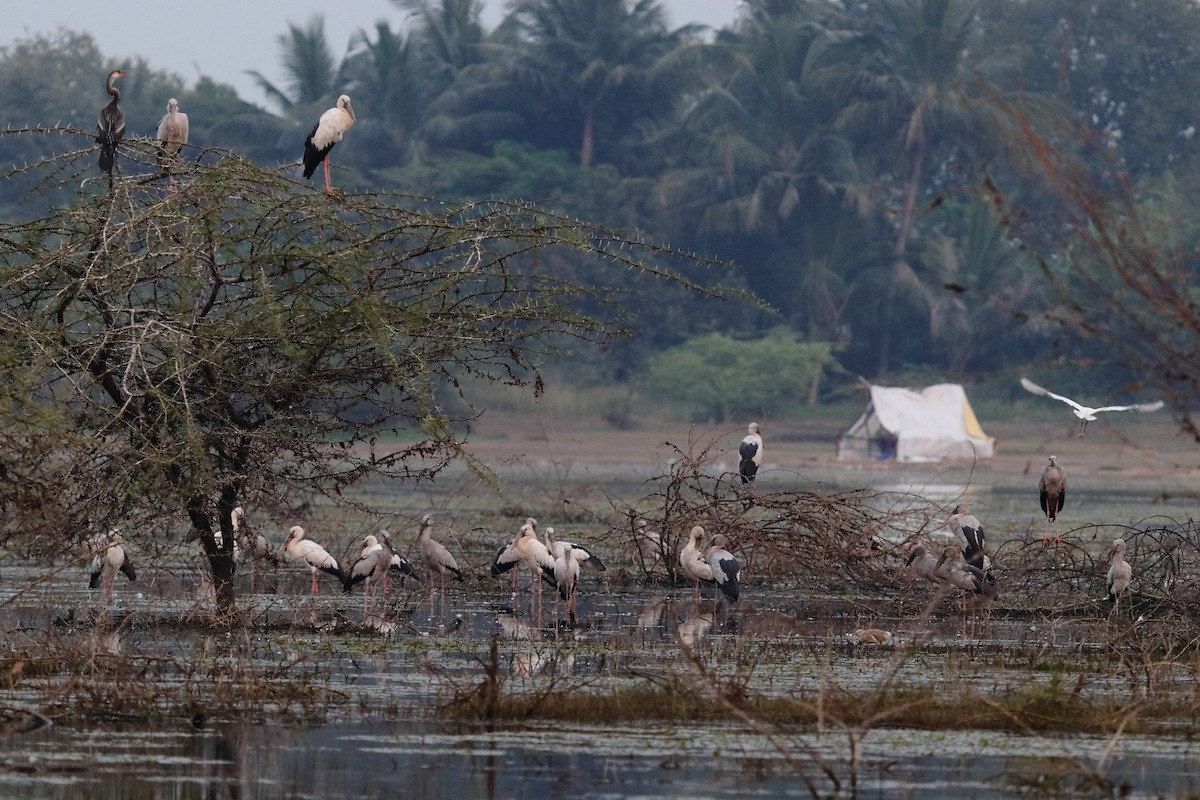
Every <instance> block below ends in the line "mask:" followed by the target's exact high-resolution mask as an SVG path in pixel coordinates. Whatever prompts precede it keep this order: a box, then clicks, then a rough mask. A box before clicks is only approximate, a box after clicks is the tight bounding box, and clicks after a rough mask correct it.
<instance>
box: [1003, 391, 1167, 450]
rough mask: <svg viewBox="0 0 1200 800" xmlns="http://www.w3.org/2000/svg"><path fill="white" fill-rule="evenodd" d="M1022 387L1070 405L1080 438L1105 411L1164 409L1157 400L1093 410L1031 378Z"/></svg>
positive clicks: (1161, 402) (1040, 395) (1039, 395)
mask: <svg viewBox="0 0 1200 800" xmlns="http://www.w3.org/2000/svg"><path fill="white" fill-rule="evenodd" d="M1021 386H1022V387H1023V388H1024V389H1025V391H1027V392H1030V393H1031V394H1036V395H1037V396H1038V397H1053V398H1054V399H1055V400H1060V401H1062V402H1064V403H1066V404H1067V405H1069V406H1070V407H1071V408H1072V409H1073V412H1074V414H1075V416H1077V417H1079V420H1080V423H1079V435H1080V436H1083V434H1084V432H1085V431H1086V430H1087V424H1088V423H1089V422H1095V421H1096V415H1097V414H1102V413H1104V412H1105V411H1141V412H1143V413H1145V412H1148V411H1158V410H1159V409H1160V408H1162V407H1163V401H1162V400H1155V401H1154V402H1153V403H1135V404H1133V405H1127V406H1101V407H1100V408H1091V407H1090V406H1085V405H1081V404H1080V403H1076V402H1075V401H1074V400H1072V399H1071V398H1069V397H1063V396H1062V395H1061V394H1055V393H1054V392H1052V391H1050V390H1049V389H1043V388H1042V387H1041V386H1038V385H1037V384H1036V383H1034V382H1033V381H1031V380H1029V378H1021Z"/></svg>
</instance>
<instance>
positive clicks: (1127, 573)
mask: <svg viewBox="0 0 1200 800" xmlns="http://www.w3.org/2000/svg"><path fill="white" fill-rule="evenodd" d="M1108 558H1109V562H1110V564H1109V567H1108V576H1107V580H1106V582H1105V586H1106V588H1107V589H1108V596H1109V597H1110V598H1111V599H1112V601H1113V610H1114V611H1115V610H1116V608H1117V604H1118V603H1120V601H1121V596H1122V595H1124V594H1126V593H1128V591H1129V585H1130V584H1131V583H1132V582H1133V568H1132V567H1130V566H1129V562H1128V561H1126V560H1125V540H1124V539H1117V540H1116V541H1115V542H1113V543H1112V547H1111V548H1110V549H1109V551H1108Z"/></svg>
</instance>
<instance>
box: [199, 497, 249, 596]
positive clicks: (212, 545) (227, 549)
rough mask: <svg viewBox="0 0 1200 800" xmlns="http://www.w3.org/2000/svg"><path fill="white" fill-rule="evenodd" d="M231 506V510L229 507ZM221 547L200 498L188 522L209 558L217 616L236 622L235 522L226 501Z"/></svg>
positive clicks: (224, 504) (222, 513) (222, 522)
mask: <svg viewBox="0 0 1200 800" xmlns="http://www.w3.org/2000/svg"><path fill="white" fill-rule="evenodd" d="M227 505H228V508H227V507H226V506H227ZM219 506H220V510H219V515H220V517H221V519H220V528H221V545H220V546H219V547H218V545H217V537H216V536H215V535H214V532H213V528H212V521H211V519H210V518H209V516H208V514H206V513H204V504H203V502H202V501H201V500H200V499H199V498H193V499H192V500H191V501H189V502H188V518H189V519H190V520H191V522H192V527H193V528H195V529H196V531H198V532H199V537H200V543H201V544H202V545H203V546H204V555H205V556H206V557H207V558H208V569H209V573H210V574H211V576H212V582H213V595H214V596H215V599H216V603H217V615H218V617H220V618H221V619H232V618H233V616H234V615H235V614H236V613H237V588H236V587H235V586H234V583H233V575H234V563H233V521H232V513H231V512H232V511H233V506H232V504H229V503H227V501H225V500H224V499H222V501H221V503H220V504H219Z"/></svg>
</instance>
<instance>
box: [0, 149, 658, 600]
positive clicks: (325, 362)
mask: <svg viewBox="0 0 1200 800" xmlns="http://www.w3.org/2000/svg"><path fill="white" fill-rule="evenodd" d="M122 149H123V152H122V159H123V163H124V164H125V165H126V166H127V169H130V170H131V171H137V170H141V174H140V175H139V174H133V175H130V176H128V177H121V178H118V179H117V180H116V181H115V182H114V183H113V184H112V185H111V186H108V185H106V184H105V183H104V182H103V181H101V180H99V179H98V178H96V179H86V180H83V182H82V184H81V185H80V189H79V192H78V194H77V196H76V197H75V200H74V202H73V203H71V204H70V205H68V206H67V207H64V208H61V209H59V210H56V211H54V212H53V213H49V214H48V215H46V216H42V217H40V218H37V219H33V220H31V221H26V222H17V223H3V224H0V370H2V371H0V374H2V375H3V392H2V396H3V404H2V405H0V415H2V417H0V443H2V444H0V509H2V511H3V515H2V529H0V531H2V541H5V542H12V543H14V544H21V545H23V546H24V547H26V548H27V549H30V550H40V551H41V552H42V553H43V554H46V555H50V554H54V553H59V552H62V551H64V550H66V549H67V547H68V546H69V545H70V544H72V543H74V542H78V541H79V539H80V538H81V537H82V536H84V535H86V534H87V533H89V532H93V531H96V530H107V529H108V528H109V527H115V526H120V527H122V528H124V529H125V530H126V538H130V534H132V538H133V539H134V540H138V539H139V538H141V539H142V540H143V541H145V542H146V543H147V544H149V543H150V542H151V541H152V540H153V539H154V537H155V532H156V531H157V532H161V531H163V530H164V528H165V527H166V526H167V525H169V524H170V523H171V522H172V521H175V520H180V519H181V518H182V516H183V515H186V517H187V519H188V521H189V522H190V524H191V526H192V527H193V528H194V530H195V532H197V533H198V534H199V536H200V538H201V541H202V542H203V545H204V548H205V551H206V553H207V556H208V561H209V564H210V567H211V571H212V575H213V579H214V585H215V586H216V590H217V591H216V594H217V600H218V606H219V609H220V611H221V612H222V613H230V612H232V611H234V610H235V594H234V588H233V583H232V576H233V567H234V565H233V562H232V558H231V552H230V548H231V547H232V543H233V536H232V535H231V523H230V512H231V510H232V509H233V508H234V507H236V506H237V505H238V504H240V503H242V502H243V499H244V498H252V499H253V500H254V501H255V502H256V503H258V504H260V505H262V506H264V507H270V506H271V505H274V506H275V507H277V508H286V507H287V504H288V502H289V499H288V498H289V497H291V498H293V500H294V499H295V498H297V497H299V498H303V497H305V496H311V493H313V492H324V493H327V494H330V495H332V496H338V495H340V493H341V491H342V490H343V489H344V488H345V487H346V486H348V485H350V484H352V483H354V482H355V481H356V480H358V479H360V478H362V477H364V476H367V475H376V476H379V475H383V476H394V477H396V478H403V479H428V478H431V477H433V476H434V475H436V474H437V473H438V471H439V470H440V469H442V468H443V467H444V466H445V465H446V464H447V463H449V461H450V460H452V459H454V458H455V457H458V456H461V455H464V453H463V452H462V449H461V446H460V444H459V442H458V439H457V434H456V430H458V429H459V428H458V427H457V426H456V425H455V423H456V422H463V421H469V419H470V417H471V416H472V414H473V413H474V410H473V406H472V405H471V404H470V397H469V394H470V388H471V386H472V385H477V384H475V383H474V382H475V381H476V380H480V379H481V380H484V381H501V382H505V383H509V384H513V385H518V386H520V385H532V386H533V387H534V391H537V390H539V389H540V386H541V379H540V377H539V375H538V363H539V361H540V359H542V358H543V357H545V356H546V355H548V354H551V353H553V352H557V351H559V350H561V348H562V347H563V346H564V345H565V344H567V343H570V342H571V341H575V342H578V341H579V340H604V339H606V338H608V337H610V336H611V335H613V334H615V333H617V332H618V330H619V328H618V325H619V314H617V313H613V312H615V311H617V310H618V308H619V307H618V306H617V300H618V299H619V293H615V292H613V291H612V290H611V289H610V288H608V287H606V286H605V278H604V276H605V274H606V273H605V270H606V269H611V268H613V266H612V265H615V268H616V269H619V270H621V271H622V272H623V273H625V275H628V273H629V271H630V269H632V270H633V271H634V272H635V273H638V274H644V275H647V276H657V277H662V278H667V279H674V278H673V273H671V271H670V270H669V268H666V267H664V263H668V264H669V260H670V259H671V258H672V254H670V253H669V252H667V251H665V250H663V249H661V248H657V247H654V246H649V245H645V244H643V243H641V242H638V241H635V240H634V239H632V238H626V237H623V236H621V235H618V234H615V233H613V232H611V231H608V230H604V229H600V228H597V227H594V226H591V225H588V224H585V223H582V222H578V221H575V220H571V219H567V218H564V217H561V216H556V215H554V214H551V213H548V212H544V211H541V210H539V209H537V208H535V207H532V206H527V205H521V204H516V203H505V202H487V203H466V204H462V205H450V204H441V203H436V202H431V201H423V200H419V199H417V198H411V197H404V196H399V195H394V194H386V193H371V194H362V195H349V196H343V195H334V196H329V195H326V194H324V193H322V192H314V191H312V190H310V189H308V188H307V187H303V186H300V185H298V184H296V183H294V182H292V181H290V180H288V179H286V178H284V177H281V176H280V175H278V174H275V173H272V172H270V171H266V170H263V169H260V168H258V167H256V166H255V165H253V164H251V163H249V162H247V161H245V160H242V159H240V158H237V157H233V156H229V155H227V154H226V155H221V156H220V157H219V158H216V159H215V160H213V161H212V163H211V164H208V163H205V164H203V165H199V166H197V165H194V164H193V165H192V166H189V167H183V168H182V174H179V175H178V183H177V187H176V188H175V189H173V190H172V189H170V188H169V187H168V183H167V179H166V178H165V177H163V176H161V175H159V174H158V173H157V170H154V171H148V165H150V164H153V156H154V154H153V153H152V152H151V151H150V149H149V147H148V146H147V144H146V143H145V142H137V141H134V142H127V143H126V145H124V146H123V148H122ZM81 158H84V159H86V164H85V162H84V161H82V160H80V159H81ZM211 159H212V155H211V154H209V155H205V156H204V160H205V161H207V160H211ZM139 161H140V163H141V164H142V165H146V166H139V164H138V163H137V162H139ZM26 169H27V170H28V169H33V170H35V171H39V172H42V173H43V174H44V175H45V176H46V183H47V184H49V183H55V184H61V183H66V184H68V185H70V184H73V183H76V182H78V181H79V179H80V177H81V175H87V174H89V173H92V172H93V170H94V166H93V163H92V161H91V156H90V155H89V154H88V151H80V152H77V153H75V154H72V155H66V156H62V157H59V158H58V159H55V160H53V161H50V162H45V163H42V164H39V165H36V166H35V167H30V168H26ZM553 249H566V250H569V251H572V252H574V253H575V254H576V257H577V258H579V259H583V260H590V261H591V262H592V273H591V275H590V278H591V279H592V281H593V282H592V283H591V285H590V287H589V288H585V287H583V286H580V285H577V284H573V283H571V282H567V281H564V280H561V279H559V278H556V277H555V276H554V275H552V274H548V270H546V269H545V264H546V263H549V262H551V261H553V260H554V259H544V258H542V254H544V253H547V251H550V250H553ZM606 264H607V265H610V266H606ZM607 274H608V275H609V276H610V277H611V278H613V280H614V282H615V281H616V278H617V274H616V272H615V271H614V272H610V273H607ZM625 275H623V276H622V280H626V281H627V280H628V278H627V277H625ZM444 400H453V407H454V408H457V409H460V411H459V412H457V413H453V412H451V411H450V410H448V409H449V408H450V406H451V403H450V402H444ZM464 401H465V402H464ZM461 409H465V410H461ZM402 431H403V432H404V433H403V434H402V436H399V440H400V441H401V445H400V446H398V447H396V448H395V449H394V450H393V449H390V448H389V449H388V452H387V453H386V454H379V453H377V452H376V448H375V447H374V446H373V444H374V442H375V440H376V437H378V436H379V435H380V434H384V435H387V433H388V432H394V433H396V434H398V435H399V434H401V432H402ZM218 527H219V529H220V530H222V531H223V532H224V534H225V535H224V536H223V537H221V539H222V544H221V545H218V543H217V541H216V537H214V535H213V532H214V530H216V529H217V528H218Z"/></svg>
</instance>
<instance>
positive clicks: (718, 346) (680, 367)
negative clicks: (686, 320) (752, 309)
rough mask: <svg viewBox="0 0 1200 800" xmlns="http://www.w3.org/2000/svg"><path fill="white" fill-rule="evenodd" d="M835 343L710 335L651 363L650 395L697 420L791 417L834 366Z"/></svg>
mask: <svg viewBox="0 0 1200 800" xmlns="http://www.w3.org/2000/svg"><path fill="white" fill-rule="evenodd" d="M833 363H835V362H834V358H833V345H832V344H831V343H829V342H805V341H801V340H800V339H799V337H797V336H796V335H795V334H794V333H793V332H791V331H788V330H785V329H783V328H776V329H775V330H773V331H771V332H770V333H769V334H767V335H766V336H764V337H762V338H760V339H745V340H741V339H734V338H732V337H730V336H726V335H724V334H721V333H710V334H706V335H704V336H699V337H696V338H694V339H689V340H688V341H686V342H684V343H683V344H681V345H679V346H677V347H673V348H671V349H670V350H665V351H663V352H662V353H659V354H658V355H656V356H654V357H653V358H651V359H650V362H649V365H648V368H647V373H646V376H645V378H644V380H643V385H644V388H645V392H646V393H647V396H648V397H653V398H656V399H658V400H660V401H661V402H663V403H664V404H673V405H676V406H678V407H679V409H678V410H679V411H686V412H687V413H688V415H689V416H691V418H692V419H695V420H697V421H713V422H723V421H725V420H728V419H732V418H733V417H735V416H739V417H744V416H747V415H751V416H761V415H763V414H766V413H770V414H788V413H790V412H792V411H793V410H794V409H795V407H796V406H798V405H801V404H802V403H803V402H804V398H805V396H806V394H807V393H808V389H809V387H810V386H811V384H812V383H813V381H815V380H819V379H820V377H821V374H822V373H823V372H824V370H825V368H826V367H828V366H830V365H832V364H833Z"/></svg>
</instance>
